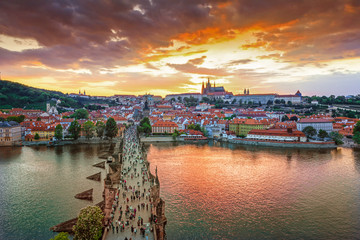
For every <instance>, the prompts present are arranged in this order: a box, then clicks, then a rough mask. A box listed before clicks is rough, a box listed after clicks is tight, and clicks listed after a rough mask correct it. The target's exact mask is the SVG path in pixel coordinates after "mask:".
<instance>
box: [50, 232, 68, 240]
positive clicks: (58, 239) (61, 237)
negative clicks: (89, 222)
mask: <svg viewBox="0 0 360 240" xmlns="http://www.w3.org/2000/svg"><path fill="white" fill-rule="evenodd" d="M50 240H70V238H69V234H68V233H66V232H61V233H59V234H58V235H56V236H55V237H54V238H52V239H50Z"/></svg>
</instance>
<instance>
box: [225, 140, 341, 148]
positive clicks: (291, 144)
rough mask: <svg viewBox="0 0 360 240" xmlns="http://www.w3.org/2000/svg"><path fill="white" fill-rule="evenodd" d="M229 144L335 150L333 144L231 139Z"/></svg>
mask: <svg viewBox="0 0 360 240" xmlns="http://www.w3.org/2000/svg"><path fill="white" fill-rule="evenodd" d="M228 142H229V143H235V144H244V145H254V146H265V147H284V148H327V149H331V148H337V146H336V145H335V143H334V142H275V141H266V142H265V141H257V140H248V139H239V138H235V139H231V140H229V141H228Z"/></svg>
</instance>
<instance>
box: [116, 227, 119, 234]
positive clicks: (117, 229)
mask: <svg viewBox="0 0 360 240" xmlns="http://www.w3.org/2000/svg"><path fill="white" fill-rule="evenodd" d="M116 233H119V226H118V225H116Z"/></svg>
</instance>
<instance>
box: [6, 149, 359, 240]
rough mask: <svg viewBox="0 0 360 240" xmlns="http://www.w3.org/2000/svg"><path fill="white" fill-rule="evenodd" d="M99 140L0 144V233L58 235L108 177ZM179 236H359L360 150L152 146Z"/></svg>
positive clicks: (170, 230) (172, 231)
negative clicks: (97, 177) (85, 196)
mask: <svg viewBox="0 0 360 240" xmlns="http://www.w3.org/2000/svg"><path fill="white" fill-rule="evenodd" d="M103 150H104V147H103V146H101V145H98V146H96V145H80V146H72V145H69V146H61V147H56V148H47V147H23V148H0V239H1V240H3V239H4V240H5V239H50V238H51V237H53V236H54V234H53V233H51V232H50V231H48V229H49V228H50V227H51V226H53V225H55V224H57V223H60V222H62V221H65V220H68V219H70V218H73V217H75V216H76V215H77V213H78V212H79V210H80V208H82V207H85V206H87V205H89V202H87V201H83V200H78V199H75V198H74V195H75V194H77V193H79V192H82V191H84V190H87V189H90V188H94V198H95V199H94V202H93V203H90V204H95V203H97V202H99V201H101V189H102V183H99V182H95V181H91V180H87V179H86V177H87V176H89V175H91V174H94V173H96V172H99V171H101V172H102V177H104V176H105V175H104V174H105V170H102V169H100V168H94V167H92V166H91V165H92V164H94V163H97V162H99V161H101V159H99V158H98V157H97V156H98V155H99V154H100V153H101V152H102V151H103ZM148 160H149V161H150V162H151V169H152V172H153V173H154V172H155V167H157V172H158V176H159V179H160V184H161V196H162V198H163V199H164V200H165V201H166V217H167V219H168V224H167V227H166V232H167V237H168V239H169V240H172V239H359V238H360V151H356V150H352V149H343V148H339V149H338V150H296V149H275V148H258V147H257V148H256V147H251V146H245V147H244V146H235V145H231V144H220V143H217V144H214V145H212V144H205V145H183V144H151V145H149V146H148Z"/></svg>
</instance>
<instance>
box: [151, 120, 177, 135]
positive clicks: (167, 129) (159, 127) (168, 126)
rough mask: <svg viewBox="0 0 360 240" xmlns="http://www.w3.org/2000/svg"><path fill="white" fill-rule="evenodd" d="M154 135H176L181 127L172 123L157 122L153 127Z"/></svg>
mask: <svg viewBox="0 0 360 240" xmlns="http://www.w3.org/2000/svg"><path fill="white" fill-rule="evenodd" d="M151 130H152V133H174V131H175V130H179V126H178V125H177V124H176V123H174V122H171V121H157V122H156V123H154V124H153V125H152V126H151Z"/></svg>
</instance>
